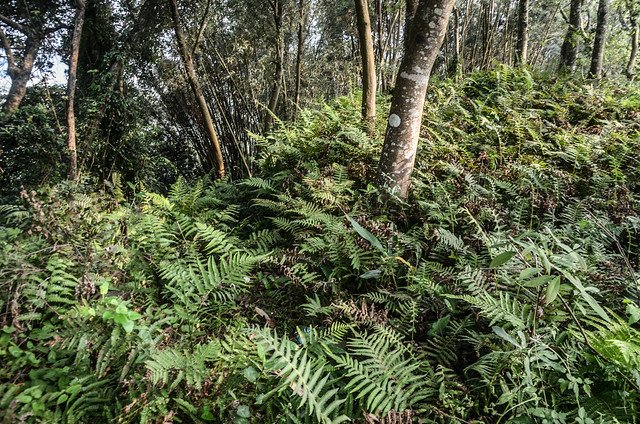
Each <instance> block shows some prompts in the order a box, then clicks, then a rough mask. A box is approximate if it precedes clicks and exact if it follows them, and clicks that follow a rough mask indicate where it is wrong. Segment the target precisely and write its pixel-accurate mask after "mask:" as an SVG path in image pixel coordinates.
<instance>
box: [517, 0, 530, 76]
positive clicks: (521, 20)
mask: <svg viewBox="0 0 640 424" xmlns="http://www.w3.org/2000/svg"><path fill="white" fill-rule="evenodd" d="M528 50H529V0H520V3H519V5H518V41H517V42H516V65H517V66H526V65H527V59H528V55H527V53H528Z"/></svg>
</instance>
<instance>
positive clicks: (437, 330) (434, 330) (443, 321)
mask: <svg viewBox="0 0 640 424" xmlns="http://www.w3.org/2000/svg"><path fill="white" fill-rule="evenodd" d="M450 320H451V316H450V315H447V316H444V317H442V318H440V319H439V320H437V321H436V322H434V323H433V324H431V329H430V330H429V333H428V334H429V335H430V336H437V335H439V334H442V332H443V331H444V329H445V328H446V327H447V325H448V324H449V321H450Z"/></svg>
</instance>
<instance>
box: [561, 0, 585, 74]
mask: <svg viewBox="0 0 640 424" xmlns="http://www.w3.org/2000/svg"><path fill="white" fill-rule="evenodd" d="M581 9H582V0H571V10H570V12H569V28H568V29H567V35H566V36H565V38H564V42H563V43H562V49H561V51H560V67H559V71H561V72H568V73H571V72H574V71H575V69H576V62H577V60H578V48H579V44H580V30H581V27H582V11H581Z"/></svg>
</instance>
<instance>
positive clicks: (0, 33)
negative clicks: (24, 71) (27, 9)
mask: <svg viewBox="0 0 640 424" xmlns="http://www.w3.org/2000/svg"><path fill="white" fill-rule="evenodd" d="M0 41H2V48H3V49H4V51H5V52H6V54H7V63H8V69H9V73H10V74H11V72H12V71H13V69H15V68H17V66H18V65H17V64H16V58H15V57H14V56H13V49H12V48H11V43H10V42H9V39H8V38H7V35H6V34H5V33H4V30H3V29H2V28H0Z"/></svg>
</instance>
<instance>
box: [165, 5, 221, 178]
mask: <svg viewBox="0 0 640 424" xmlns="http://www.w3.org/2000/svg"><path fill="white" fill-rule="evenodd" d="M169 5H170V7H171V15H172V18H173V29H174V31H175V34H176V40H177V42H178V48H179V49H180V55H181V56H182V62H183V63H184V67H185V70H186V74H187V80H189V85H190V86H191V90H192V91H193V94H194V95H195V97H196V100H197V101H198V107H199V108H200V113H201V114H202V119H203V120H204V123H205V127H206V129H207V135H208V136H209V139H210V141H211V144H212V147H213V150H214V157H215V161H216V166H217V171H218V176H219V177H220V178H222V177H224V175H225V170H224V160H223V158H222V150H221V149H220V142H219V141H218V135H217V134H216V129H215V127H214V125H213V119H212V118H211V113H210V112H209V107H208V106H207V101H206V99H205V98H204V94H203V92H202V87H201V86H200V83H199V82H198V78H197V76H196V70H195V67H194V65H193V59H192V58H191V54H190V53H189V49H188V48H187V43H186V41H185V37H184V33H183V32H182V28H181V25H180V12H179V11H178V3H177V0H169Z"/></svg>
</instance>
